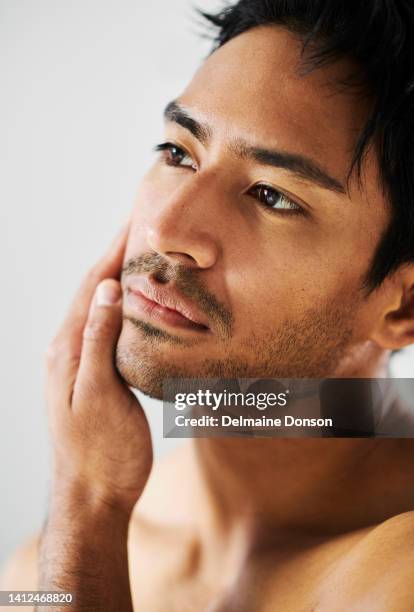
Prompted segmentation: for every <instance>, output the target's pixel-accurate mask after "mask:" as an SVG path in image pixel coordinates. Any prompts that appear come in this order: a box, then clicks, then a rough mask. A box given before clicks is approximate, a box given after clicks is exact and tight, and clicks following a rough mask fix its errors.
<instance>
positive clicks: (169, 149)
mask: <svg viewBox="0 0 414 612" xmlns="http://www.w3.org/2000/svg"><path fill="white" fill-rule="evenodd" d="M174 150H175V152H176V154H178V155H179V156H181V161H179V162H178V163H177V162H175V161H173V159H172V158H171V157H167V155H168V154H169V155H171V154H172V153H173V151H174ZM155 151H156V152H158V153H163V154H164V155H163V156H162V159H163V161H164V163H166V164H167V165H168V166H173V167H175V168H180V167H181V168H190V169H191V170H197V166H196V165H195V164H192V165H189V164H184V165H182V166H181V165H180V163H181V162H182V161H183V160H184V159H185V158H186V157H188V158H189V159H191V156H190V155H189V154H188V153H187V151H186V150H185V149H183V148H182V147H179V146H178V145H175V144H174V143H173V142H163V143H161V144H158V145H156V147H155ZM247 194H248V195H250V196H252V197H254V198H256V199H257V200H259V202H261V204H262V205H263V206H264V207H265V208H266V209H268V210H269V211H270V212H271V213H278V214H289V215H298V214H299V215H300V214H302V215H304V214H306V213H305V211H304V209H303V208H302V207H301V206H299V204H297V203H296V202H294V201H293V200H291V199H290V198H289V197H288V196H286V195H285V194H284V193H282V192H281V191H279V190H278V189H275V188H274V187H272V186H271V185H267V184H266V183H257V184H256V185H253V187H251V188H250V189H249V191H248V192H247ZM269 195H270V196H271V197H273V198H274V197H276V198H279V199H280V200H281V201H283V202H285V203H286V204H287V205H289V207H290V208H284V209H280V208H272V207H271V206H269V205H268V204H266V202H265V201H264V199H265V198H266V197H268V196H269Z"/></svg>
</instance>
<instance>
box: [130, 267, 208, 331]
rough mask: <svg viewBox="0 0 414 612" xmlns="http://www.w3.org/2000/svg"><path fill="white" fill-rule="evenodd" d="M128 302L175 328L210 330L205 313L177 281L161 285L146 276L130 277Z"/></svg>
mask: <svg viewBox="0 0 414 612" xmlns="http://www.w3.org/2000/svg"><path fill="white" fill-rule="evenodd" d="M125 302H126V303H127V305H128V306H130V307H131V308H132V309H133V310H134V311H135V313H137V314H138V315H139V316H141V317H143V318H145V319H150V320H153V321H154V322H158V323H161V324H164V325H167V326H169V327H174V328H180V329H188V330H192V331H198V332H204V333H205V332H207V331H209V325H208V321H207V320H206V317H205V316H203V314H202V313H201V312H200V311H199V310H198V309H197V308H195V306H194V305H193V304H191V303H190V302H189V301H188V300H186V299H185V298H184V297H183V296H182V295H181V294H180V293H179V292H178V290H177V288H176V287H174V285H171V284H168V285H162V286H159V285H155V284H154V283H153V282H151V281H150V280H149V279H148V278H146V277H143V276H135V277H131V278H129V279H127V281H126V283H125Z"/></svg>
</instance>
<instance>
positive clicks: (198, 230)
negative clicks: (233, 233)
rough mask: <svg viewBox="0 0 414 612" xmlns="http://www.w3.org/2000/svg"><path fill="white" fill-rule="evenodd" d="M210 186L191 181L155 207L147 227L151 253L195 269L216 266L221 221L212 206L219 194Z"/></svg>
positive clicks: (195, 179)
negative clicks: (154, 252)
mask: <svg viewBox="0 0 414 612" xmlns="http://www.w3.org/2000/svg"><path fill="white" fill-rule="evenodd" d="M207 182H208V181H207V180H200V179H198V178H195V177H191V178H189V179H188V180H187V181H186V182H185V184H182V185H180V186H179V187H178V188H176V189H175V190H174V192H173V193H171V194H169V195H168V196H167V197H166V198H165V200H164V199H163V201H162V202H160V201H159V200H158V202H155V203H154V205H153V206H152V207H151V210H152V212H151V215H150V218H147V224H146V225H147V226H146V239H147V244H148V246H149V247H150V249H151V250H153V251H156V252H157V253H160V254H162V255H163V256H165V257H167V258H170V259H172V260H174V261H176V262H179V263H182V264H185V265H187V266H189V267H193V268H210V267H212V266H213V265H214V264H215V263H216V261H217V259H218V257H219V253H220V237H219V232H218V226H219V223H218V221H219V219H217V209H216V211H215V212H214V210H213V208H214V205H212V202H214V201H216V200H217V193H215V194H214V195H213V191H214V189H212V188H211V186H210V187H209V186H208V185H207ZM212 198H215V199H214V200H213V199H212ZM214 214H215V215H216V218H213V216H214Z"/></svg>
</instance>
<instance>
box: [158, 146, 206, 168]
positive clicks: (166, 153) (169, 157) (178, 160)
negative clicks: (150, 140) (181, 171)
mask: <svg viewBox="0 0 414 612" xmlns="http://www.w3.org/2000/svg"><path fill="white" fill-rule="evenodd" d="M155 150H156V151H159V152H162V153H163V158H164V160H165V163H166V164H167V165H169V166H179V167H182V168H191V169H192V170H197V166H196V164H195V163H194V161H193V159H192V157H191V156H190V155H189V154H188V153H187V151H185V150H184V149H182V148H181V147H178V146H177V145H175V144H174V143H172V142H164V143H163V144H160V145H157V146H156V147H155Z"/></svg>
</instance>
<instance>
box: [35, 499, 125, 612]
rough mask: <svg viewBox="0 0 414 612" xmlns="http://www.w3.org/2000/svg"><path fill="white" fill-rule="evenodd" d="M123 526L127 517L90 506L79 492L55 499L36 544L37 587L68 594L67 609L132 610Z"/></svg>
mask: <svg viewBox="0 0 414 612" xmlns="http://www.w3.org/2000/svg"><path fill="white" fill-rule="evenodd" d="M128 523H129V520H128V516H127V515H125V514H124V513H120V512H119V511H117V510H116V509H114V508H111V507H109V506H107V505H104V504H102V503H91V501H90V500H88V499H85V497H84V496H83V494H82V492H81V491H77V492H76V491H71V492H67V493H65V494H63V493H61V494H60V495H59V496H58V497H55V498H54V499H53V500H52V501H51V504H50V508H49V516H48V519H47V522H46V525H45V529H44V532H43V537H42V541H41V546H40V559H39V561H40V563H39V569H40V576H39V578H40V588H41V589H42V590H50V591H55V590H56V591H59V590H61V591H71V592H73V593H74V594H75V598H76V599H75V604H74V605H72V606H71V607H70V610H71V611H75V610H76V611H78V610H82V611H83V610H91V611H92V610H93V611H95V610H102V611H105V612H112V611H113V612H116V611H118V610H123V611H125V612H132V610H133V606H132V601H131V593H130V585H129V577H128V555H127V535H128ZM43 609H44V610H45V612H46V611H47V610H49V611H50V609H51V608H50V607H49V608H42V607H40V608H38V610H43ZM56 609H57V608H53V610H56ZM59 609H60V608H59ZM62 609H63V608H62ZM67 609H68V608H66V610H67Z"/></svg>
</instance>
